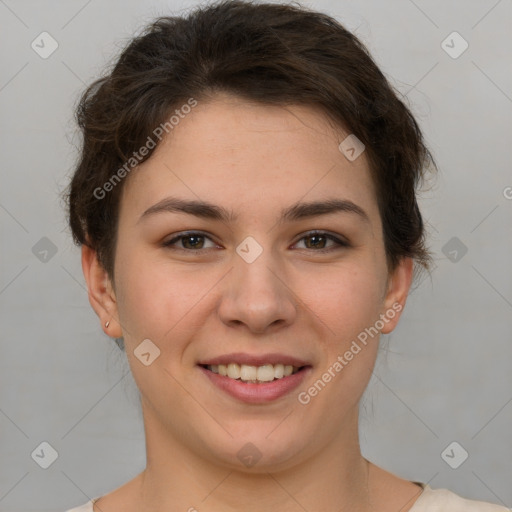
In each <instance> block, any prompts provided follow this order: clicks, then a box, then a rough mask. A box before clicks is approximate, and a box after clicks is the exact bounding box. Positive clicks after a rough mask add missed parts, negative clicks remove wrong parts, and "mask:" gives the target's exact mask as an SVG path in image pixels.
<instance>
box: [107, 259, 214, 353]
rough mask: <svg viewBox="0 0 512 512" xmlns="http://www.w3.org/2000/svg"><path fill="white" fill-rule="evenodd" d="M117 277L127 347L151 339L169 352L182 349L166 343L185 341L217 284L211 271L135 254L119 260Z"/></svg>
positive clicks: (119, 309) (120, 310) (176, 344)
mask: <svg viewBox="0 0 512 512" xmlns="http://www.w3.org/2000/svg"><path fill="white" fill-rule="evenodd" d="M119 254H120V256H121V255H122V252H121V251H120V252H119ZM117 275H118V282H119V293H118V311H119V317H120V320H121V323H122V325H123V327H125V329H126V331H127V332H126V338H125V340H126V343H127V345H128V344H131V345H136V344H138V343H140V342H141V341H142V340H143V339H146V338H149V339H151V340H154V342H155V343H156V344H157V345H158V346H159V347H160V348H162V349H163V348H164V347H165V350H166V352H167V351H168V350H171V351H172V350H174V349H176V350H177V349H178V348H179V343H172V344H169V343H166V340H169V339H172V340H173V341H174V340H176V341H178V340H179V339H183V336H184V335H185V334H186V332H185V331H188V330H190V328H191V326H192V324H194V322H193V318H194V317H195V316H197V314H198V311H200V301H201V300H202V297H203V296H204V294H205V290H209V289H210V288H212V287H213V285H214V284H215V282H216V281H218V276H217V275H213V272H212V271H211V270H210V271H205V272H201V271H199V270H198V268H192V267H190V268H186V267H185V266H179V265H176V263H174V264H172V263H168V264H166V263H165V262H162V258H161V257H160V258H157V257H154V258H152V257H151V256H148V253H145V252H143V251H140V252H137V251H136V250H134V251H132V252H131V253H130V254H129V255H127V256H126V257H120V261H119V269H118V272H117ZM196 328H197V327H196ZM169 345H170V346H169Z"/></svg>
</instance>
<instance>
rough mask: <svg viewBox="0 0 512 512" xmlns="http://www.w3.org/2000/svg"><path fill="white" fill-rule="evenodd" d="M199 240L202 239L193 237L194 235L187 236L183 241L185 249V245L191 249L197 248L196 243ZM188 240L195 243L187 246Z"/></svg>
mask: <svg viewBox="0 0 512 512" xmlns="http://www.w3.org/2000/svg"><path fill="white" fill-rule="evenodd" d="M201 238H202V237H201V236H195V235H189V236H187V237H186V238H185V239H184V241H185V247H187V245H191V247H193V248H197V246H198V241H199V240H200V239H201ZM190 240H195V241H196V243H192V244H189V243H188V242H189V241H190ZM199 245H200V244H199Z"/></svg>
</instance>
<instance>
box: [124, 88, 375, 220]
mask: <svg viewBox="0 0 512 512" xmlns="http://www.w3.org/2000/svg"><path fill="white" fill-rule="evenodd" d="M348 135H349V133H348V132H347V131H346V130H344V129H343V128H341V127H338V126H335V125H333V123H332V122H331V121H330V120H329V119H328V118H327V116H326V115H325V114H323V112H322V111H320V110H319V109H316V108H313V107H309V106H304V105H289V106H269V105H262V104H259V103H254V102H248V101H245V100H243V99H240V98H236V97H233V96H227V95H219V96H217V97H215V98H214V99H213V100H209V101H207V102H198V104H197V106H196V107H195V108H194V109H193V110H192V111H191V112H190V113H189V114H187V115H183V116H182V117H180V119H179V122H178V123H177V124H175V125H174V126H173V128H172V130H170V131H169V134H168V135H167V136H165V138H163V140H162V142H160V143H159V145H158V146H157V148H156V149H155V151H154V152H153V154H152V156H151V157H150V158H149V159H148V160H147V161H146V162H144V163H143V164H142V165H140V166H139V167H138V168H136V169H135V170H134V171H132V173H131V174H130V176H129V178H128V179H127V182H126V183H125V184H124V189H123V194H122V200H121V203H122V205H123V203H129V204H130V209H129V210H130V211H131V212H133V214H136V213H138V214H139V215H140V213H142V211H144V210H145V209H146V208H148V207H149V206H151V205H152V204H154V203H156V202H157V201H159V200H161V199H163V198H164V197H166V196H167V195H174V196H176V195H181V196H182V197H186V198H189V199H203V200H208V201H209V202H211V203H215V204H221V203H222V204H224V205H227V203H229V207H230V208H232V209H233V210H242V213H243V211H246V212H247V213H248V214H249V213H250V212H252V213H256V212H257V213H258V214H259V215H265V214H266V213H267V212H266V209H270V210H273V212H274V213H275V212H277V210H279V211H281V210H282V208H283V206H286V204H287V203H290V204H291V203H295V202H297V201H298V200H299V199H301V198H303V199H304V200H308V201H313V200H317V199H320V198H323V197H325V196H327V195H328V196H329V197H332V196H333V195H337V196H340V197H342V198H344V199H349V200H352V201H353V202H356V203H362V204H363V205H364V208H365V210H366V211H368V213H369V214H370V215H371V214H377V215H378V212H377V209H376V197H375V191H374V184H373V182H372V179H371V176H370V172H369V168H368V163H367V159H366V155H365V154H364V152H363V153H362V154H361V155H360V156H359V157H358V158H357V159H355V160H354V161H349V160H348V159H347V158H346V157H345V156H344V154H343V153H342V152H341V150H340V148H339V145H340V142H342V141H343V140H344V139H345V138H346V137H347V136H348ZM121 210H123V207H122V206H121Z"/></svg>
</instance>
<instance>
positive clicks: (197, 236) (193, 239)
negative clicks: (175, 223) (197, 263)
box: [163, 232, 215, 251]
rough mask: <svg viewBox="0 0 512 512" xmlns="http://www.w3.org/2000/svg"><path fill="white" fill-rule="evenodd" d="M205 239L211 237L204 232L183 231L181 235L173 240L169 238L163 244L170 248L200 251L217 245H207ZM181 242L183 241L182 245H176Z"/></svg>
mask: <svg viewBox="0 0 512 512" xmlns="http://www.w3.org/2000/svg"><path fill="white" fill-rule="evenodd" d="M205 240H211V239H210V238H209V237H207V236H206V235H203V234H202V233H196V232H189V233H182V234H181V235H179V236H176V237H174V238H172V239H171V240H168V241H167V242H164V243H163V246H164V247H168V248H170V249H177V250H180V251H199V250H202V249H209V248H211V247H214V246H215V244H213V245H212V246H210V247H205V246H204V245H205ZM179 242H181V247H179V246H176V244H177V243H179ZM175 246H176V247H175Z"/></svg>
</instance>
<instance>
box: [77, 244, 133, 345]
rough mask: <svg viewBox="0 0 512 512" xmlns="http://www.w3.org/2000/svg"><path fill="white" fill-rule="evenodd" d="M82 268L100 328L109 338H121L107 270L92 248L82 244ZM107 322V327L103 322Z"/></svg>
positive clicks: (113, 295)
mask: <svg viewBox="0 0 512 512" xmlns="http://www.w3.org/2000/svg"><path fill="white" fill-rule="evenodd" d="M82 270H83V272H84V277H85V280H86V282H87V291H88V295H89V302H90V303H91V306H92V308H93V309H94V311H95V312H96V314H97V315H98V317H99V319H100V322H101V328H102V329H103V331H104V332H105V334H106V335H107V336H110V337H111V338H121V337H122V336H123V331H122V330H121V325H120V323H119V314H118V311H117V301H116V296H115V293H114V289H113V286H112V283H111V281H110V278H109V276H108V274H107V271H106V270H105V269H104V268H103V266H102V265H101V264H100V262H99V261H98V255H97V253H96V251H95V250H94V249H91V248H90V247H88V246H86V245H85V244H84V245H82ZM106 322H109V325H108V327H106V326H105V323H106Z"/></svg>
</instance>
